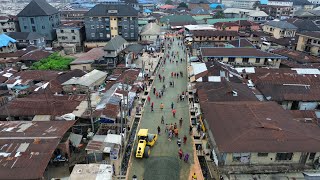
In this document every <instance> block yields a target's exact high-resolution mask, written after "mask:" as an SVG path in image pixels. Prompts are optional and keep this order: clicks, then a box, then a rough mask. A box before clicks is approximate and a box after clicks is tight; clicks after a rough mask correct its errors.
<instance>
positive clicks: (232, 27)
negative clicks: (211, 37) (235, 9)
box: [215, 26, 239, 31]
mask: <svg viewBox="0 0 320 180" xmlns="http://www.w3.org/2000/svg"><path fill="white" fill-rule="evenodd" d="M215 28H217V30H219V31H222V30H224V31H239V26H228V27H225V28H223V27H220V26H219V27H215Z"/></svg>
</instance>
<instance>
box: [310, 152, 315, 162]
mask: <svg viewBox="0 0 320 180" xmlns="http://www.w3.org/2000/svg"><path fill="white" fill-rule="evenodd" d="M315 157H316V153H314V152H313V153H310V155H309V160H314V158H315Z"/></svg>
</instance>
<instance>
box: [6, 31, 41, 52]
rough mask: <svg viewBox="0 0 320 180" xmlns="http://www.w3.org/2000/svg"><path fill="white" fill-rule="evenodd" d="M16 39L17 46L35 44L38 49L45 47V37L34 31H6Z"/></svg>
mask: <svg viewBox="0 0 320 180" xmlns="http://www.w3.org/2000/svg"><path fill="white" fill-rule="evenodd" d="M6 34H7V35H8V36H10V37H12V38H13V39H15V40H16V41H17V48H18V49H21V48H26V47H28V46H35V47H37V48H39V49H41V48H45V47H46V42H45V37H44V36H43V35H40V34H38V33H35V32H10V33H6Z"/></svg>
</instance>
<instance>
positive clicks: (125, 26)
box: [123, 25, 320, 42]
mask: <svg viewBox="0 0 320 180" xmlns="http://www.w3.org/2000/svg"><path fill="white" fill-rule="evenodd" d="M123 28H124V29H127V28H128V27H127V25H124V26H123ZM319 42H320V41H319Z"/></svg>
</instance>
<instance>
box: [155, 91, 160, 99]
mask: <svg viewBox="0 0 320 180" xmlns="http://www.w3.org/2000/svg"><path fill="white" fill-rule="evenodd" d="M158 96H159V93H158V91H157V92H156V98H157V99H158Z"/></svg>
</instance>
